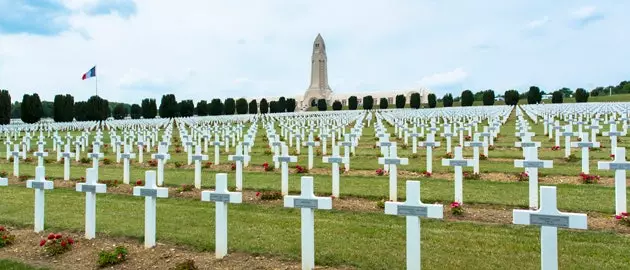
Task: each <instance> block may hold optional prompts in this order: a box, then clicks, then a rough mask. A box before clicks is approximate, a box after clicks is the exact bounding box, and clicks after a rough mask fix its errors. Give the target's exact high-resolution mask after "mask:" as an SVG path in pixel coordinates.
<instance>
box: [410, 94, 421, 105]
mask: <svg viewBox="0 0 630 270" xmlns="http://www.w3.org/2000/svg"><path fill="white" fill-rule="evenodd" d="M409 107H411V108H414V109H419V108H420V93H413V94H411V96H410V97H409Z"/></svg>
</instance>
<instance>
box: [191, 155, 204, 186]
mask: <svg viewBox="0 0 630 270" xmlns="http://www.w3.org/2000/svg"><path fill="white" fill-rule="evenodd" d="M191 158H192V160H193V161H194V162H195V188H197V189H201V161H202V160H208V155H204V154H202V153H201V146H199V145H197V146H196V147H195V154H194V155H192V156H191Z"/></svg>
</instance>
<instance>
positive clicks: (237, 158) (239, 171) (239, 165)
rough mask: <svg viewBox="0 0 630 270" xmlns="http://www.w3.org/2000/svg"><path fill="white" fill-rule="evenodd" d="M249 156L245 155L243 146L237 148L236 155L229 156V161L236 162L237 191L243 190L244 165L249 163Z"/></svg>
mask: <svg viewBox="0 0 630 270" xmlns="http://www.w3.org/2000/svg"><path fill="white" fill-rule="evenodd" d="M249 158H250V157H249V156H248V155H245V154H243V145H241V144H238V145H237V146H236V153H235V154H234V155H228V160H230V161H234V163H235V164H234V165H235V166H236V168H235V171H236V190H238V191H241V190H243V163H244V162H245V161H249Z"/></svg>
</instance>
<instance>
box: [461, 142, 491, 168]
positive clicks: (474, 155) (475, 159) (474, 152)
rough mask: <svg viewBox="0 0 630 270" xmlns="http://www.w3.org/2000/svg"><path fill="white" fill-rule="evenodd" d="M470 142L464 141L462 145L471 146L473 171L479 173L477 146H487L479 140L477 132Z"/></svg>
mask: <svg viewBox="0 0 630 270" xmlns="http://www.w3.org/2000/svg"><path fill="white" fill-rule="evenodd" d="M473 137H474V138H473V140H472V141H471V142H465V143H464V146H466V147H472V148H473V161H474V163H475V164H474V165H473V173H479V147H486V146H488V145H487V144H486V143H485V142H483V141H480V140H479V133H475V135H474V136H473Z"/></svg>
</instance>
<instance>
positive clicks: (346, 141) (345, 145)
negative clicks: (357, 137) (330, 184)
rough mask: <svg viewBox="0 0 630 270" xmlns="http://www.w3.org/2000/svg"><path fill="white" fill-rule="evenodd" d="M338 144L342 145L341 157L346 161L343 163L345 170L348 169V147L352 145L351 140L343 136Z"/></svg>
mask: <svg viewBox="0 0 630 270" xmlns="http://www.w3.org/2000/svg"><path fill="white" fill-rule="evenodd" d="M339 145H340V146H343V157H344V158H345V159H346V160H347V161H348V162H346V163H344V165H345V167H346V171H349V170H350V147H351V146H353V145H354V143H353V142H352V141H350V137H348V136H344V141H343V142H340V143H339Z"/></svg>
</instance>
